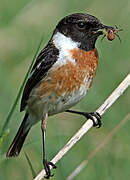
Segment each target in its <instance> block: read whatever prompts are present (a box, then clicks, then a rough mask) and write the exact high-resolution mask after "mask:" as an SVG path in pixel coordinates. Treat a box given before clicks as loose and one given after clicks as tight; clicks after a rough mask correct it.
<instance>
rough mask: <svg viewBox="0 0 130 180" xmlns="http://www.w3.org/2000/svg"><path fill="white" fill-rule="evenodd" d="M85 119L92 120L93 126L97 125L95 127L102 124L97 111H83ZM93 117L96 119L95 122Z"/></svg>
mask: <svg viewBox="0 0 130 180" xmlns="http://www.w3.org/2000/svg"><path fill="white" fill-rule="evenodd" d="M83 115H84V116H85V117H86V118H87V119H91V120H92V122H93V126H94V127H95V126H96V127H97V128H100V127H101V125H102V122H101V116H100V114H99V113H98V112H90V113H87V112H84V114H83ZM93 117H95V118H96V119H97V122H95V119H94V118H93Z"/></svg>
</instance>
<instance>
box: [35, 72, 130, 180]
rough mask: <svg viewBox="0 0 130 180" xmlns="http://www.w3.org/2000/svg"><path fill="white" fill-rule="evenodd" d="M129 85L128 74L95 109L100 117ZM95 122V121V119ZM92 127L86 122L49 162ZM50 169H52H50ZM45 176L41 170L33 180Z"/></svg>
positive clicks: (90, 121)
mask: <svg viewBox="0 0 130 180" xmlns="http://www.w3.org/2000/svg"><path fill="white" fill-rule="evenodd" d="M129 85H130V73H129V74H128V75H127V76H126V78H125V79H124V80H123V81H122V82H121V83H120V85H119V86H118V87H117V88H116V89H115V90H114V91H113V92H112V94H111V95H110V96H109V97H108V98H107V99H106V100H105V102H104V103H103V104H102V105H101V106H100V107H99V108H98V109H97V112H98V113H99V114H100V115H101V116H102V115H103V114H104V113H105V112H106V110H107V109H109V108H110V107H111V106H112V104H113V103H114V102H115V101H116V100H117V99H118V98H119V97H120V96H121V95H122V94H123V92H124V91H125V90H126V89H127V88H128V87H129ZM95 120H96V119H95ZM92 127H93V122H92V120H90V119H89V120H88V121H86V122H85V123H84V124H83V126H82V127H81V128H80V129H79V130H78V132H77V133H76V134H75V135H74V136H73V137H72V138H71V139H70V140H69V141H68V142H67V144H66V145H65V146H64V147H63V148H62V149H61V150H60V151H59V152H58V153H57V155H56V156H55V157H54V158H53V159H52V160H51V162H52V163H54V164H56V163H57V162H58V161H59V160H60V159H61V158H62V157H63V156H64V155H65V154H66V153H67V152H68V151H69V150H70V149H71V148H72V147H73V146H74V145H75V144H76V143H77V142H78V141H79V140H80V139H81V138H82V137H83V136H84V135H85V134H86V133H87V132H88V131H89V130H90V129H91V128H92ZM50 168H52V167H50ZM44 176H45V170H44V169H43V170H42V171H41V172H40V173H39V174H38V175H37V176H36V177H35V179H34V180H41V179H43V178H44Z"/></svg>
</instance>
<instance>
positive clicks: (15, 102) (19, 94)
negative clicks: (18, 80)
mask: <svg viewBox="0 0 130 180" xmlns="http://www.w3.org/2000/svg"><path fill="white" fill-rule="evenodd" d="M42 42H43V37H42V38H41V40H40V43H39V45H38V47H37V49H36V52H35V54H34V56H33V59H32V62H31V65H30V67H29V69H28V71H27V73H26V75H25V78H24V80H23V83H22V85H21V87H20V90H19V92H18V95H17V97H16V99H15V101H14V104H13V106H12V108H11V110H10V112H9V114H8V116H7V118H6V120H5V123H4V125H3V127H2V131H1V133H0V137H1V136H2V134H3V133H4V131H5V130H6V128H7V126H8V124H9V122H10V119H11V117H12V115H13V113H14V111H15V108H16V105H17V104H18V101H19V98H20V96H21V93H22V91H23V88H24V86H25V83H26V81H27V79H28V76H29V73H30V71H31V69H32V66H33V64H34V61H35V59H36V57H37V54H38V52H39V49H40V46H41V44H42Z"/></svg>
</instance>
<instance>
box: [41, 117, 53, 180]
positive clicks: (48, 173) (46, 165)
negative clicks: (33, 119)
mask: <svg viewBox="0 0 130 180" xmlns="http://www.w3.org/2000/svg"><path fill="white" fill-rule="evenodd" d="M47 117H48V115H47V114H46V115H45V116H44V117H43V118H42V123H41V129H42V138H43V165H44V168H45V172H46V176H45V178H46V179H49V178H50V177H51V176H53V174H51V170H50V166H52V168H56V165H55V164H53V163H52V162H48V161H47V158H46V151H45V136H46V127H47Z"/></svg>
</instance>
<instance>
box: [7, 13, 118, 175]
mask: <svg viewBox="0 0 130 180" xmlns="http://www.w3.org/2000/svg"><path fill="white" fill-rule="evenodd" d="M104 32H106V34H107V37H108V39H109V40H113V39H114V34H116V35H117V32H118V29H117V28H116V27H111V26H106V25H103V24H102V23H101V22H100V20H99V19H97V18H96V17H94V16H92V15H89V14H83V13H75V14H71V15H69V16H66V17H64V18H63V19H62V20H61V21H60V22H59V23H58V25H57V26H56V28H55V30H54V32H53V35H52V37H51V38H50V40H49V42H48V44H47V45H46V47H45V48H44V49H43V50H42V51H41V52H40V54H39V55H38V57H37V58H36V62H35V64H34V66H33V68H32V71H31V73H30V76H29V78H28V80H27V83H26V85H25V88H24V91H23V96H22V100H21V108H20V111H23V110H24V111H25V112H26V113H25V117H24V119H23V121H22V124H21V126H20V128H19V130H18V132H17V134H16V136H15V138H14V140H13V142H12V144H11V145H10V147H9V149H8V152H7V154H6V156H7V157H12V156H18V155H19V153H20V150H21V148H22V146H23V143H24V140H25V138H26V136H27V134H28V132H29V130H30V129H31V127H32V126H33V125H34V124H36V123H37V122H38V121H40V120H42V123H41V129H42V135H43V164H44V168H45V171H46V178H49V177H50V176H51V171H50V166H49V165H51V166H52V167H53V168H56V166H55V165H54V164H53V163H52V162H49V161H47V158H46V153H45V131H46V126H47V117H48V116H51V115H54V114H57V113H61V112H65V111H66V112H70V113H76V114H81V115H83V116H85V117H86V118H87V119H88V118H90V119H92V121H93V124H94V126H96V125H98V126H99V127H100V126H101V117H100V115H99V114H98V113H97V112H91V113H88V112H78V111H73V110H69V109H70V108H71V107H72V106H74V105H75V104H77V103H78V102H79V101H80V100H81V99H82V98H83V97H84V96H85V95H86V93H87V92H88V90H89V88H90V87H91V85H92V83H93V80H94V77H95V75H96V70H97V66H98V59H99V57H98V52H97V49H96V48H95V43H96V40H97V38H98V37H99V36H100V35H104ZM110 33H111V34H110ZM106 34H105V35H106ZM93 116H95V117H96V118H97V122H98V123H95V121H94V118H93Z"/></svg>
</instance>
